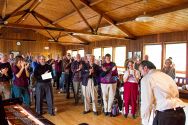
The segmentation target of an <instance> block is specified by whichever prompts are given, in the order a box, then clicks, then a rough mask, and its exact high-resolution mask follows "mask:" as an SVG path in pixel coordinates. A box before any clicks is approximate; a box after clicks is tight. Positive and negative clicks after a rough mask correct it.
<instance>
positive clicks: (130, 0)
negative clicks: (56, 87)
mask: <svg viewBox="0 0 188 125" xmlns="http://www.w3.org/2000/svg"><path fill="white" fill-rule="evenodd" d="M143 12H146V13H147V14H149V15H151V16H154V17H155V20H154V21H151V22H145V23H143V22H136V21H135V20H134V19H135V18H136V17H137V16H139V15H142V14H143ZM0 17H1V18H0V21H1V26H4V27H5V28H9V27H16V28H24V29H33V30H35V31H37V32H39V33H40V34H42V35H44V36H46V37H48V38H49V39H52V40H54V41H56V42H61V43H66V45H67V44H88V43H89V42H95V41H102V40H108V39H112V38H117V39H136V37H137V36H143V35H150V34H157V33H164V32H173V31H182V30H187V28H188V1H187V0H16V1H15V0H0ZM2 21H8V24H5V25H4V24H3V23H2Z"/></svg>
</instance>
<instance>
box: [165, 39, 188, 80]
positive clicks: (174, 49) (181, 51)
mask: <svg viewBox="0 0 188 125" xmlns="http://www.w3.org/2000/svg"><path fill="white" fill-rule="evenodd" d="M169 57H172V61H173V64H174V65H175V69H176V71H181V72H182V73H184V76H185V71H186V43H179V44H166V58H169ZM176 75H177V76H183V74H180V72H179V73H177V74H176Z"/></svg>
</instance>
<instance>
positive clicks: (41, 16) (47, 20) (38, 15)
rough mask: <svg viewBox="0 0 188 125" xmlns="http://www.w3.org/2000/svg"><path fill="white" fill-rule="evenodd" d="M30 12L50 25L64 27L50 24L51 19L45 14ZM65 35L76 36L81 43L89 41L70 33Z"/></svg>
mask: <svg viewBox="0 0 188 125" xmlns="http://www.w3.org/2000/svg"><path fill="white" fill-rule="evenodd" d="M31 13H32V14H34V15H36V16H37V17H38V18H40V19H42V20H44V21H45V22H47V23H48V24H51V25H53V26H55V27H60V28H64V27H62V26H60V25H59V24H52V22H53V21H51V20H50V19H48V18H46V17H45V16H43V15H41V14H39V13H37V12H35V11H32V12H31ZM67 35H69V36H71V37H73V38H76V39H78V40H79V41H81V42H83V43H84V42H86V43H88V42H89V41H86V40H84V39H81V38H79V37H75V36H74V35H71V34H70V33H67ZM55 38H59V37H55Z"/></svg>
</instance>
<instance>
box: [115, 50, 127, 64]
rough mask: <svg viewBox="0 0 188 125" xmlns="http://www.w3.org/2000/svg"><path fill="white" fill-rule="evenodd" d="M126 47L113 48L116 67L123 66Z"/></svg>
mask: <svg viewBox="0 0 188 125" xmlns="http://www.w3.org/2000/svg"><path fill="white" fill-rule="evenodd" d="M125 55H126V47H116V48H115V63H116V65H117V66H122V67H123V66H124V62H125V58H126V56H125Z"/></svg>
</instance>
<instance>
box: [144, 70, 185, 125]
mask: <svg viewBox="0 0 188 125" xmlns="http://www.w3.org/2000/svg"><path fill="white" fill-rule="evenodd" d="M184 106H186V103H184V102H182V101H181V100H180V99H179V92H178V87H177V85H176V83H175V82H174V80H173V79H172V78H171V77H170V76H168V75H166V74H165V73H162V72H160V71H156V70H150V71H149V72H148V74H146V75H145V76H144V77H143V78H142V80H141V118H142V124H144V125H148V122H149V118H150V115H151V112H152V109H153V107H154V109H155V110H158V111H164V110H166V109H172V108H176V107H184Z"/></svg>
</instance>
